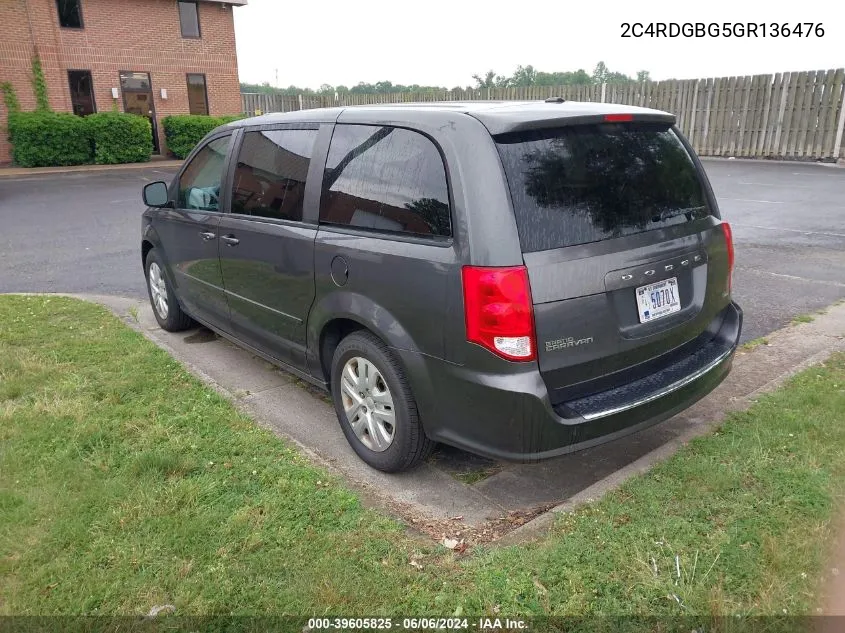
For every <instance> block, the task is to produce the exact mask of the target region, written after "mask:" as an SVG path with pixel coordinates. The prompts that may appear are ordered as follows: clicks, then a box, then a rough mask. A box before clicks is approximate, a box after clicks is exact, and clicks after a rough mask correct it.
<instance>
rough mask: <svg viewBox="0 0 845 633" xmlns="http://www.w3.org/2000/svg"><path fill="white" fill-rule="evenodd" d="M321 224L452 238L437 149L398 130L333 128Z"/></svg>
mask: <svg viewBox="0 0 845 633" xmlns="http://www.w3.org/2000/svg"><path fill="white" fill-rule="evenodd" d="M320 221H321V222H325V223H328V224H340V225H348V226H355V227H360V228H367V229H373V230H376V231H388V232H394V233H413V234H416V235H451V233H452V227H451V222H450V216H449V194H448V188H447V186H446V171H445V168H444V167H443V160H442V159H441V157H440V153H439V152H438V151H437V148H436V147H435V146H434V143H432V142H431V141H430V140H429V139H428V138H426V137H425V136H423V135H422V134H418V133H417V132H411V131H409V130H403V129H400V128H392V127H373V126H368V125H338V126H337V127H335V131H334V135H333V136H332V142H331V147H330V149H329V156H328V161H327V164H326V172H325V176H324V179H323V197H322V204H321V209H320Z"/></svg>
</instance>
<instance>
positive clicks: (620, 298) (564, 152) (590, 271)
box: [494, 115, 730, 405]
mask: <svg viewBox="0 0 845 633" xmlns="http://www.w3.org/2000/svg"><path fill="white" fill-rule="evenodd" d="M556 125H558V126H559V125H560V121H559V120H558V121H557V122H556ZM494 139H495V141H496V144H497V147H498V150H499V154H500V156H501V159H502V164H503V166H504V169H505V173H506V176H507V179H508V184H509V187H510V191H511V197H512V202H513V208H514V213H515V216H516V222H517V227H518V230H519V236H520V243H521V246H522V252H523V258H524V262H525V265H526V267H527V269H528V275H529V280H530V285H531V294H532V298H533V302H534V319H535V328H536V335H537V347H538V362H539V366H540V371H541V374H542V376H543V379H544V381H545V382H546V385H547V387H548V389H549V393H550V396H551V399H552V403H553V404H555V405H557V404H559V403H565V402H567V401H571V400H574V399H577V398H581V397H583V396H587V395H590V394H593V393H597V392H602V391H606V390H609V389H614V388H616V387H618V386H620V385H623V384H627V383H630V382H632V381H635V380H638V379H641V378H643V377H645V376H648V375H649V374H650V373H654V372H656V371H659V370H660V369H661V368H662V367H664V366H667V365H668V364H670V363H674V362H677V361H678V360H679V359H681V358H683V357H684V356H685V355H689V354H694V353H695V350H696V349H697V348H699V347H701V346H703V345H706V344H707V342H708V341H709V340H710V339H711V338H712V337H713V335H714V333H715V331H716V330H717V329H718V326H719V320H720V314H721V313H722V311H723V310H724V308H725V306H726V305H727V304H728V303H729V302H730V288H729V283H730V282H729V276H730V270H729V263H728V253H727V250H728V249H727V241H726V237H725V234H724V232H723V230H722V229H721V227H720V220H719V216H718V210H717V208H716V206H715V201H714V200H713V199H712V194H711V193H710V190H709V186H707V185H706V177H705V176H704V174H703V172H702V171H701V170H700V169H699V168H698V167H697V164H696V161H694V160H693V158H692V156H691V154H690V151H688V149H687V146H686V145H685V143H684V142H683V141H682V140H681V139H680V137H679V135H678V133H677V132H676V130H675V129H674V128H673V127H672V119H671V118H670V117H668V116H667V117H666V120H665V121H663V122H659V121H655V120H654V117H651V120H649V121H637V119H636V116H632V115H621V116H615V115H601V116H597V117H595V118H593V119H592V120H587V121H585V119H584V118H583V117H582V118H580V119H579V123H578V124H577V125H565V126H559V127H553V128H545V129H530V130H527V131H520V132H511V133H506V134H501V135H498V136H495V137H494Z"/></svg>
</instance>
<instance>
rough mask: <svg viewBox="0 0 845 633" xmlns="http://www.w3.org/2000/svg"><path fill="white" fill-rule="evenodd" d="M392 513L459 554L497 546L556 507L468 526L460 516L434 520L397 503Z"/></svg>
mask: <svg viewBox="0 0 845 633" xmlns="http://www.w3.org/2000/svg"><path fill="white" fill-rule="evenodd" d="M387 504H388V506H389V508H390V510H391V511H392V512H393V513H394V514H395V515H396V516H398V517H399V518H400V519H401V520H402V521H403V522H404V523H405V524H406V525H407V526H408V527H409V528H410V529H411V530H412V531H414V532H417V533H419V534H422V535H424V536H426V537H428V538H430V539H432V540H434V541H436V542H438V543H440V544H444V545H445V546H446V547H447V548H448V549H452V550H454V551H456V552H458V553H461V552H464V551H466V550H468V549H469V548H471V547H473V546H475V545H483V544H485V543H494V542H496V541H498V540H499V539H500V538H502V537H503V536H504V535H505V534H509V533H510V532H512V531H514V530H515V529H517V528H519V527H521V526H523V525H525V524H526V523H528V522H529V521H531V520H532V519H534V518H536V517H538V516H540V515H541V514H543V513H545V512H548V511H549V510H550V509H551V508H553V507H554V505H555V504H553V503H546V504H543V505H540V506H535V507H533V508H527V509H523V510H510V511H508V512H506V513H505V514H503V515H502V516H498V517H496V518H493V519H490V520H488V521H485V522H484V523H481V524H478V525H468V524H467V523H465V522H464V520H463V517H462V516H460V515H458V516H454V517H450V518H447V519H433V518H431V517H429V516H426V515H424V514H421V513H420V512H418V511H417V510H416V509H415V508H414V506H412V505H410V504H405V503H398V502H396V501H388V502H387ZM453 542H454V545H452V543H453Z"/></svg>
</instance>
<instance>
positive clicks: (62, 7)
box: [56, 0, 83, 29]
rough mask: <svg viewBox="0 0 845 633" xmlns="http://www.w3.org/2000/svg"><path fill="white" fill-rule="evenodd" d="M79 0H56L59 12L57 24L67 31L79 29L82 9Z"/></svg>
mask: <svg viewBox="0 0 845 633" xmlns="http://www.w3.org/2000/svg"><path fill="white" fill-rule="evenodd" d="M80 3H81V0H56V9H57V10H58V12H59V24H60V25H61V26H63V27H65V28H67V29H81V28H82V26H83V24H82V7H81V6H80Z"/></svg>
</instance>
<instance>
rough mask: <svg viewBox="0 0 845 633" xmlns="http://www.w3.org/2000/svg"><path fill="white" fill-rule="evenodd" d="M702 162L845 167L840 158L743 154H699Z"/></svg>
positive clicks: (843, 161) (844, 162)
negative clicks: (803, 158)
mask: <svg viewBox="0 0 845 633" xmlns="http://www.w3.org/2000/svg"><path fill="white" fill-rule="evenodd" d="M699 158H700V159H701V161H702V162H705V163H706V162H711V161H712V162H714V163H723V162H729V161H736V162H742V163H755V164H757V165H788V166H791V167H798V166H809V165H815V166H817V167H827V168H830V167H845V159H842V158H840V159H839V160H838V161H835V162H830V161H828V162H822V161H819V160H787V159H783V158H779V159H766V158H745V157H743V156H699Z"/></svg>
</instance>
